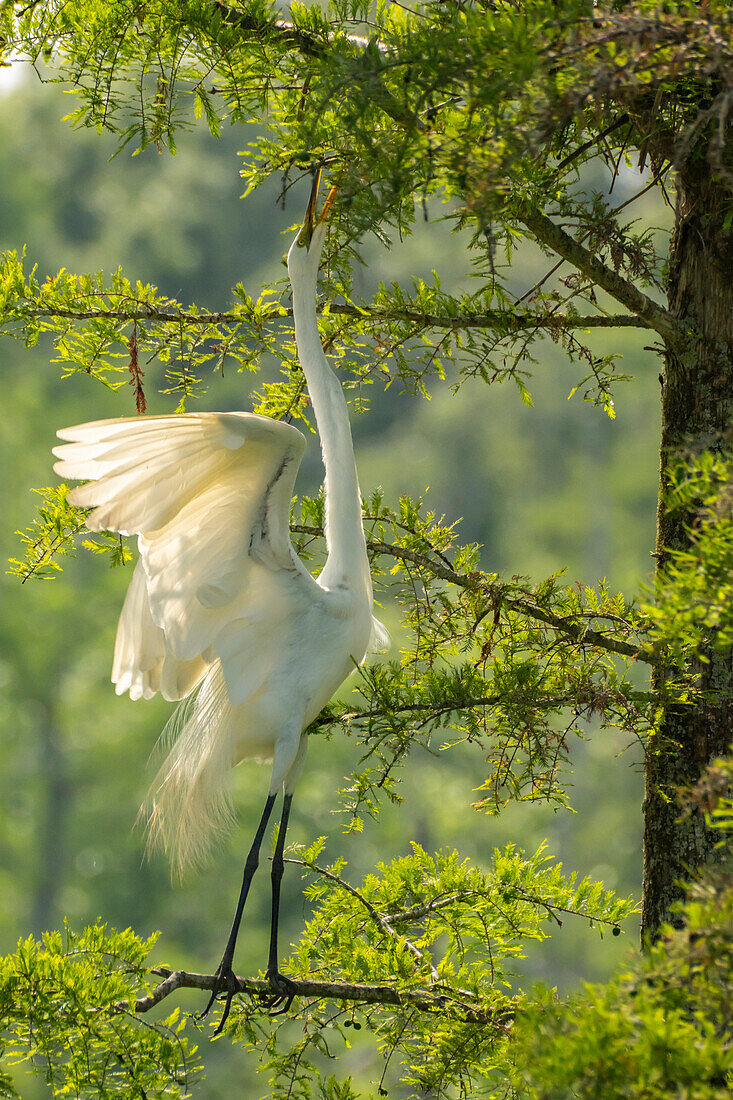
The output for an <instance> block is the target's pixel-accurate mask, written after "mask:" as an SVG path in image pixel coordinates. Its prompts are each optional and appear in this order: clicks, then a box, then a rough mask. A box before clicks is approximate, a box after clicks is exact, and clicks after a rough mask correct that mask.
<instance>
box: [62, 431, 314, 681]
mask: <svg viewBox="0 0 733 1100" xmlns="http://www.w3.org/2000/svg"><path fill="white" fill-rule="evenodd" d="M58 435H59V437H60V438H61V439H63V440H65V441H66V442H65V443H64V444H63V445H62V446H59V447H56V448H55V450H54V454H55V455H56V456H57V458H58V459H59V461H58V462H57V463H56V465H55V467H54V468H55V470H56V472H57V473H58V474H60V475H61V476H62V477H68V478H78V479H87V483H86V484H84V485H81V486H78V487H77V488H75V489H74V490H72V492H71V493H70V494H69V500H70V501H71V503H72V504H75V505H78V506H79V507H83V508H91V509H92V511H91V513H90V515H89V516H88V517H87V521H86V522H87V526H88V527H89V528H90V529H91V530H112V531H120V532H121V533H123V534H137V535H138V546H139V548H140V559H141V560H140V563H139V564H138V566H137V567H136V569H135V573H134V574H133V579H132V582H131V584H130V589H129V591H128V594H127V598H126V600H125V606H124V608H123V611H122V615H121V618H120V625H119V628H118V636H117V645H116V649H115V661H114V667H113V680H114V682H115V683H116V685H117V691H118V692H120V693H121V692H123V691H129V692H130V694H131V696H133V697H135V698H138V697H140V695H145V696H146V697H147V696H150V695H153V694H155V692H156V691H162V693H163V694H164V695H165V697H166V698H182V697H183V696H185V695H186V694H188V693H189V692H190V691H191V690H193V687H195V685H196V684H197V683H198V682H199V680H200V679H201V677H202V675H203V674H204V672H205V670H206V668H207V666H208V663H209V662H210V661H211V660H212V659H213V658H212V655H211V651H210V647H211V645H212V643H213V642H214V640H215V639H216V638H217V637H218V635H219V634H221V632H222V631H223V630H224V629H225V627H226V626H227V625H228V624H229V623H231V622H232V621H233V620H235V619H242V618H246V617H247V610H248V606H250V605H251V596H252V593H251V592H250V588H251V586H252V583H253V577H252V573H253V570H252V565H253V563H255V562H256V563H258V564H259V565H260V566H262V565H264V566H266V567H267V568H268V569H269V570H273V571H278V570H288V571H292V570H301V571H302V566H301V565H300V562H299V561H298V559H297V557H296V555H295V552H294V550H293V547H292V545H291V543H290V535H289V518H290V515H289V514H290V500H291V497H292V493H293V487H294V483H295V476H296V474H297V470H298V466H299V465H300V460H301V458H302V455H303V452H304V450H305V440H304V438H303V436H302V434H301V433H300V432H299V431H298V430H297V428H293V427H292V426H291V425H289V424H284V423H282V422H280V421H274V420H270V419H269V418H268V417H262V416H256V415H254V414H252V413H186V414H183V415H181V416H160V417H145V418H143V417H134V418H128V419H119V420H100V421H96V422H94V423H90V424H80V425H76V426H74V427H71V428H64V429H62V430H61V431H59V433H58ZM314 583H315V582H314Z"/></svg>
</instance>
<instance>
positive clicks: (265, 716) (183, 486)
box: [54, 179, 386, 1030]
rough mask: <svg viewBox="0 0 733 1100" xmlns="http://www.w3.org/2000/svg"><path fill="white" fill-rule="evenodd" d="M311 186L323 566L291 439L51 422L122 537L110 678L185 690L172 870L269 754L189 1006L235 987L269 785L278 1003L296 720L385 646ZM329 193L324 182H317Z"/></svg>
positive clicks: (167, 805) (153, 813) (302, 311)
mask: <svg viewBox="0 0 733 1100" xmlns="http://www.w3.org/2000/svg"><path fill="white" fill-rule="evenodd" d="M317 191H318V180H317V179H316V180H315V181H314V186H313V190H312V192H311V198H310V201H309V203H308V208H307V211H306V217H305V222H304V225H303V228H302V229H301V230H300V232H299V233H298V235H297V236H296V238H295V240H294V242H293V244H292V246H291V248H290V251H289V253H288V271H289V274H290V279H291V284H292V291H293V315H294V319H295V336H296V342H297V347H298V356H299V359H300V364H301V367H302V370H303V373H304V375H305V379H306V383H307V386H308V392H309V395H310V400H311V404H312V407H313V411H314V413H315V418H316V424H317V427H318V432H319V435H320V439H321V448H322V454H323V463H324V467H325V497H326V508H325V516H326V519H325V535H326V546H327V560H326V564H325V566H324V568H323V570H322V572H321V573H320V575H319V576H318V578H317V579H316V578H314V577H313V576H312V575H311V573H310V572H309V571H308V570H307V569H306V568H305V566H304V565H303V563H302V562H301V561H300V559H299V557H298V555H297V554H296V552H295V549H294V548H293V546H292V543H291V541H290V533H289V519H290V502H291V497H292V493H293V486H294V482H295V476H296V473H297V470H298V466H299V464H300V460H301V458H302V456H303V452H304V450H305V439H304V437H303V435H302V434H301V432H299V431H298V430H297V429H296V428H294V427H293V426H292V425H289V424H286V423H284V422H282V421H276V420H271V419H269V418H267V417H264V416H257V415H255V414H252V413H245V412H231V413H186V414H182V415H177V416H149V417H132V418H124V419H117V420H100V421H96V422H93V423H89V424H81V425H78V426H76V427H72V428H64V429H62V430H61V431H59V433H58V435H59V437H60V438H61V439H63V440H66V441H67V442H65V444H64V445H63V446H60V447H57V448H55V450H54V454H55V455H56V456H57V457H58V459H59V461H58V462H57V463H56V465H55V470H56V472H57V473H58V474H60V475H61V476H62V477H66V478H74V479H79V480H84V481H86V482H87V483H86V484H85V485H82V486H79V487H77V488H75V489H74V490H72V492H71V493H70V494H69V500H70V501H71V503H73V504H75V505H78V506H79V507H82V508H91V509H92V511H91V513H90V514H89V516H88V517H87V520H86V524H87V527H88V528H89V529H90V530H92V531H99V530H108V531H118V532H121V533H122V534H126V535H132V534H136V535H137V536H138V547H139V551H140V558H139V561H138V563H137V565H136V567H135V570H134V573H133V577H132V581H131V583H130V587H129V589H128V593H127V597H126V599H125V603H124V607H123V610H122V614H121V617H120V622H119V626H118V630H117V641H116V645H115V653H114V663H113V670H112V680H113V682H114V684H115V685H116V690H117V692H118V694H121V693H123V692H129V694H130V697H131V698H133V699H137V698H140V697H142V696H144V697H145V698H149V697H150V696H152V695H154V694H155V693H156V692H160V693H161V694H162V695H163V697H164V698H166V699H169V700H186V701H185V702H184V703H183V704H182V706H181V708H180V710H179V712H178V714H177V716H176V717H175V718H174V725H175V727H176V732H177V737H176V739H175V741H174V743H173V746H172V748H171V751H170V754H169V755H168V757H167V759H166V760H165V762H164V763H163V766H162V767H161V769H160V772H159V773H158V776H157V778H156V780H155V781H154V783H153V786H152V788H151V791H150V795H149V803H148V811H149V830H150V840H151V842H152V843H153V844H156V845H159V846H160V847H162V848H163V849H164V850H165V851H166V852H167V853H168V855H169V856H170V858H171V860H172V862H173V864H174V866H176V867H178V868H179V869H180V868H183V867H185V866H186V865H187V864H189V863H191V862H195V861H196V860H198V859H199V858H200V857H201V856H202V855H203V854H204V853H205V851H206V848H207V846H208V843H209V841H210V839H211V837H212V836H213V835H215V834H216V831H217V828H219V827H220V826H221V825H222V824H223V822H224V821H225V819H226V818H227V817H228V816H229V804H228V800H227V796H226V789H225V780H226V775H227V773H228V771H229V769H230V768H231V767H233V766H234V765H235V764H237V763H238V762H239V761H241V760H243V759H246V758H251V757H260V758H268V757H270V758H271V759H272V773H271V779H270V787H269V792H268V796H267V800H266V803H265V808H264V811H263V814H262V818H261V820H260V824H259V827H258V829H257V833H256V836H255V840H254V843H253V844H252V848H251V850H250V852H249V855H248V857H247V860H246V863H245V869H244V877H243V882H242V889H241V892H240V896H239V902H238V905H237V909H236V913H235V918H234V923H233V925H232V929H231V933H230V936H229V939H228V942H227V945H226V948H225V951H224V955H223V958H222V961H221V964H220V966H219V968H218V970H217V983H216V987H215V989H214V991H213V993H212V996H211V999H210V1001H209V1004H208V1005H207V1007H206V1009H205V1012H207V1011H208V1010H209V1008H210V1007H211V1005H212V1003H213V1001H214V999H215V997H216V996H217V995H218V994H219V993H226V1004H225V1008H224V1014H223V1017H222V1020H221V1022H220V1024H219V1030H220V1029H221V1027H222V1026H223V1024H224V1021H225V1020H226V1017H227V1015H228V1013H229V1009H230V1006H231V1001H232V997H233V995H234V993H235V992H237V990H238V988H239V985H238V982H237V979H236V977H235V974H234V970H233V958H234V948H235V945H236V939H237V934H238V930H239V925H240V921H241V918H242V911H243V908H244V903H245V901H246V898H247V893H248V891H249V886H250V882H251V880H252V876H253V874H254V871H255V869H256V867H257V863H258V855H259V849H260V845H261V842H262V838H263V836H264V833H265V830H266V828H267V823H268V820H269V817H270V813H271V810H272V806H273V803H274V802H275V799H276V797H277V795H278V793H279V791H280V790H281V789H283V791H284V797H283V810H282V818H281V823H280V829H279V833H278V839H277V845H276V849H275V854H274V858H273V864H272V925H271V935H270V952H269V959H268V968H267V974H268V978H269V981H270V984H271V987H272V989H273V1002H272V1005H271V1007H273V1008H274V1007H277V1006H278V1005H280V1006H284V1007H282V1010H283V1011H284V1010H286V1009H287V1007H288V1006H289V1004H290V1002H291V1001H292V990H291V988H290V987H289V984H288V980H287V979H286V978H285V977H284V976H283V975H281V974H280V972H279V969H278V950H277V923H278V908H279V895H280V879H281V877H282V872H283V847H284V842H285V832H286V829H287V823H288V815H289V812H290V806H291V802H292V797H293V791H294V788H295V785H296V783H297V780H298V778H299V776H300V774H301V771H302V768H303V763H304V758H305V751H306V740H307V739H306V736H305V730H306V729H307V727H308V726H309V725H310V723H311V722H312V721H313V719H314V718H315V717H316V716H317V715H318V713H319V711H320V710H321V709H322V708H323V707H324V706H325V704H326V703H327V702H328V700H329V699H330V698H331V696H332V695H333V693H334V692H335V691H336V689H337V688H338V687H339V685H340V684H341V683H342V682H343V680H344V679H345V678H346V676H347V675H348V674H349V672H350V671H351V670H352V669H353V667H354V664H355V662H361V661H362V660H363V658H364V656H365V654H366V652H367V650H368V649H369V648H374V649H380V648H384V646H385V644H386V633H385V631H384V628H383V627H382V626H381V624H380V623H379V622H378V621H377V620H376V619H374V617H373V614H372V610H373V604H372V583H371V576H370V571H369V561H368V558H367V551H366V543H365V538H364V529H363V526H362V511H361V497H360V494H359V485H358V481H357V473H356V465H355V461H354V450H353V444H352V439H351V429H350V426H349V416H348V409H347V404H346V400H345V398H344V394H343V391H342V388H341V385H340V383H339V381H338V379H337V378H336V376H335V374H334V373H333V371H332V370H331V368H330V367H329V365H328V362H327V360H326V357H325V355H324V353H323V348H322V346H321V341H320V337H319V334H318V324H317V320H316V284H317V278H318V269H319V263H320V256H321V250H322V247H323V241H324V237H325V214H326V211H327V208H328V206H329V205H330V199H331V197H332V196H329V200H327V202H326V206H325V207H324V211H323V213H322V215H321V217H320V219H317V218H316V216H315V205H316V196H317ZM332 194H333V193H332Z"/></svg>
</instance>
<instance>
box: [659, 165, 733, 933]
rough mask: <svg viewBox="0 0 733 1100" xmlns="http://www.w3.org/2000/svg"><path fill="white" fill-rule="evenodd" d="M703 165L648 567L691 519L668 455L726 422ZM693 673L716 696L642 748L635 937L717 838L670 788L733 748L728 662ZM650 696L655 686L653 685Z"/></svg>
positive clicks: (726, 305)
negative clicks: (677, 504)
mask: <svg viewBox="0 0 733 1100" xmlns="http://www.w3.org/2000/svg"><path fill="white" fill-rule="evenodd" d="M710 176H711V173H710V170H709V168H708V166H707V164H705V162H704V161H703V162H702V163H700V162H698V167H697V170H696V171H691V170H690V171H687V172H685V173H683V174H682V176H681V178H680V180H679V200H678V208H677V217H676V226H675V232H674V236H673V239H672V248H671V265H670V275H669V286H668V292H669V307H670V310H671V312H672V313H673V314H674V315H675V316H676V317H677V318H679V319H680V320H681V321H682V322H684V323H686V324H687V325H689V327H690V329H691V330H692V331H693V332H694V333H695V334H696V336H695V337H694V338H693V339H692V340H690V341H689V342H688V343H687V344H686V346H685V347H684V349H682V348H678V349H671V348H670V349H669V350H668V353H667V357H666V368H665V375H664V379H663V396H662V452H661V453H662V458H661V473H660V506H659V513H658V524H657V565H658V568H659V569H663V568H664V563H665V557H666V552H667V551H668V550H669V549H673V548H680V547H684V546H685V545H687V544H688V543H689V539H688V536H687V535H686V532H685V525H686V523H689V522H690V521H691V520H692V518H693V517H692V516H689V515H687V516H685V515H680V514H679V513H675V514H674V515H670V514H669V513H667V512H665V509H664V490H665V482H666V476H667V466H668V462H669V458H670V457H671V455H672V453H673V452H674V451H676V450H679V448H680V447H681V446H682V447H685V448H687V449H690V450H693V451H702V450H705V449H718V448H720V447H721V446H722V445H723V443H724V435H725V433H726V432H727V431H728V430H729V429H730V425H731V414H733V231H732V230H731V229H730V228H725V218H726V214H727V213H728V211H729V209H730V206H729V204H730V196H729V195H724V194H723V192H722V190H721V189H720V187H719V186H717V185H716V184H714V183H713V181H712V180H711V178H710ZM709 656H710V663H709V664H706V665H702V664H701V665H700V668H699V669H698V674H699V679H700V685H701V686H702V687H703V688H707V689H708V690H711V691H715V692H717V693H720V699H721V701H720V702H719V703H716V702H710V703H708V704H706V705H705V706H702V707H701V706H690V707H687V706H676V707H672V706H670V707H668V708H667V710H666V711H665V713H664V716H663V719H662V721H661V722H660V724H659V726H658V728H657V730H656V732H655V735H654V737H653V738H652V739H651V741H650V744H649V751H648V757H647V763H646V798H645V802H644V898H643V914H642V934H643V935H649V936H651V937H654V936H655V935H656V933H657V931H658V929H659V926H660V924H661V923H662V922H663V921H666V920H669V919H670V906H671V904H672V903H673V902H674V901H675V900H676V899H678V898H679V897H681V896H682V890H681V889H680V887H679V880H680V879H681V878H684V877H686V876H688V875H689V872H690V871H691V870H694V868H695V867H698V866H699V865H700V864H702V863H704V862H706V861H707V860H710V859H711V858H713V849H714V845H715V843H716V840H719V839H720V838H719V836H718V837H716V836H715V834H714V833H713V832H712V831H711V830H709V829H707V828H706V827H705V821H704V818H703V817H702V815H701V814H698V813H693V814H691V815H689V816H685V817H683V818H681V817H680V806H679V802H678V800H677V797H676V794H677V788H679V787H681V786H685V785H687V784H690V783H693V782H695V781H696V780H697V779H698V778H699V776H700V772H701V771H702V769H703V768H704V766H705V764H707V763H708V761H709V760H711V759H712V758H713V757H714V756H721V755H724V754H725V753H726V751H727V748H728V746H729V745H730V743H731V741H733V713H732V710H731V707H730V705H729V703H728V702H726V700H729V699H730V698H731V688H733V655H732V654H731V653H730V652H729V653H724V654H720V653H716V652H715V651H714V650H712V649H711V650H710V651H709ZM656 686H657V687H658V688H661V687H662V686H663V685H662V683H661V682H660V681H659V679H658V681H657V685H656Z"/></svg>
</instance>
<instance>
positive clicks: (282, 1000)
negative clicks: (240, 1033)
mask: <svg viewBox="0 0 733 1100" xmlns="http://www.w3.org/2000/svg"><path fill="white" fill-rule="evenodd" d="M292 801H293V796H292V794H286V795H285V798H284V800H283V815H282V818H281V819H280V828H279V830H278V834H277V844H276V845H275V854H274V856H273V857H272V917H271V922H270V955H269V958H268V960H267V977H268V979H269V981H270V985H271V986H272V988H273V990H274V992H275V997H274V999H273V1000H271V1001H270V1004H269V1007H270V1009H273V1008H276V1007H277V1006H278V1005H281V1006H282V1007H280V1008H277V1011H276V1012H271V1013H270V1015H272V1016H278V1015H280V1013H282V1012H287V1011H288V1009H289V1008H290V1006H291V1004H292V1003H293V997H294V996H295V991H294V990H293V988H292V984H291V983H290V982H289V981H288V979H287V978H285V977H284V976H283V975H282V974H281V973H280V971H279V969H278V965H277V927H278V921H279V918H280V883H281V881H282V877H283V871H284V869H285V865H284V863H283V852H284V850H285V833H286V832H287V829H288V818H289V817H290V806H291V803H292Z"/></svg>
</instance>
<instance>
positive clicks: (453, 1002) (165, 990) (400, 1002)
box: [120, 967, 514, 1033]
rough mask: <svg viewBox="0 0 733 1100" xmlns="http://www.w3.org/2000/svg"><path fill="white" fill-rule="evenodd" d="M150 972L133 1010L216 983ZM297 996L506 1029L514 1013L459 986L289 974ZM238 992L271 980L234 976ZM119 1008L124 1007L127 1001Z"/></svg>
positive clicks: (257, 993) (262, 993) (259, 988)
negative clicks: (150, 985) (153, 980)
mask: <svg viewBox="0 0 733 1100" xmlns="http://www.w3.org/2000/svg"><path fill="white" fill-rule="evenodd" d="M153 974H155V975H156V976H157V977H159V978H162V979H163V980H162V981H161V982H160V984H159V985H157V986H156V987H155V989H153V991H152V992H151V993H149V994H147V995H146V996H144V997H138V999H137V1000H136V1001H135V1005H134V1008H135V1012H139V1013H143V1012H149V1011H150V1009H151V1008H154V1007H155V1005H158V1004H160V1002H161V1001H164V1000H165V999H166V997H169V996H170V995H171V993H174V992H175V990H177V989H206V990H212V989H214V988H215V985H216V981H217V978H216V975H215V974H193V973H190V972H189V971H186V970H170V969H168V967H157V968H156V969H154V970H153ZM288 980H289V982H290V983H291V984H292V986H293V987H294V989H295V996H296V997H313V998H315V999H316V1000H325V999H330V1000H338V1001H349V1002H350V1003H351V1004H370V1005H394V1006H397V1007H405V1008H412V1009H416V1010H417V1011H418V1012H429V1013H433V1014H437V1015H446V1014H449V1013H451V1014H452V1013H453V1012H455V1014H456V1015H459V1016H460V1017H461V1018H462V1019H464V1020H466V1021H467V1022H468V1023H476V1024H485V1025H488V1026H490V1027H495V1028H497V1029H498V1030H500V1031H502V1032H504V1033H508V1032H509V1025H510V1024H511V1021H512V1019H513V1016H514V1012H513V1010H512V1009H511V1008H510V1007H507V1008H505V1009H495V1008H484V1007H483V1006H482V1005H481V1004H479V1003H477V1002H476V1001H475V1000H472V999H470V995H469V994H468V993H465V992H464V991H462V990H455V989H451V988H450V987H447V986H441V987H440V988H439V989H436V990H435V991H434V992H433V991H431V990H423V989H397V988H396V987H395V986H392V985H361V984H355V983H352V982H317V981H310V980H308V979H305V980H302V979H298V978H290V979H288ZM237 981H238V983H239V992H240V993H248V994H250V996H253V997H263V998H266V997H270V996H272V988H271V986H270V983H269V982H268V981H266V980H265V979H261V978H240V977H238V978H237ZM120 1008H124V1009H127V1008H128V1005H127V1003H126V1002H123V1003H121V1004H120Z"/></svg>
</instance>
